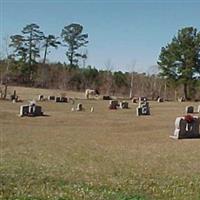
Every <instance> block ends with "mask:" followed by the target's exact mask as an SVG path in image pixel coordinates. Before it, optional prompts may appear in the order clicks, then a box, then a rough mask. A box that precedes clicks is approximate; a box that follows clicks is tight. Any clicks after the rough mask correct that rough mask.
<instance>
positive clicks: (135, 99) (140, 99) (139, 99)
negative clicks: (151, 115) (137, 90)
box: [132, 97, 164, 103]
mask: <svg viewBox="0 0 200 200" xmlns="http://www.w3.org/2000/svg"><path fill="white" fill-rule="evenodd" d="M143 99H145V100H146V101H147V98H146V97H139V98H132V103H137V102H141V101H142V100H143ZM156 101H157V102H159V103H161V102H164V99H163V98H162V97H158V98H157V99H156Z"/></svg>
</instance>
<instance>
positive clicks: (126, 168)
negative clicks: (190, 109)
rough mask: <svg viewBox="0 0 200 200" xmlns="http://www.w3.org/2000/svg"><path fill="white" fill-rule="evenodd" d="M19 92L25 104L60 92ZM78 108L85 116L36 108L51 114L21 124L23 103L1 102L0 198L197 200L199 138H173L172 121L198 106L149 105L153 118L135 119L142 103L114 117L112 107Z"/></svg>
mask: <svg viewBox="0 0 200 200" xmlns="http://www.w3.org/2000/svg"><path fill="white" fill-rule="evenodd" d="M17 93H18V94H19V96H20V97H21V98H22V99H24V100H28V99H33V98H37V95H38V94H45V95H53V94H59V93H60V92H59V91H56V90H55V91H53V90H39V89H30V88H17ZM66 94H67V95H69V96H76V97H79V98H84V94H81V93H73V92H66ZM25 102H26V101H25ZM78 102H82V103H83V106H84V107H85V109H86V110H85V111H84V112H71V107H72V106H73V105H72V104H69V103H67V104H58V103H54V102H39V103H38V104H39V105H41V106H42V107H43V110H44V113H45V114H47V115H48V116H46V117H34V118H30V117H22V118H20V117H18V116H17V115H18V113H19V107H20V105H21V104H23V103H24V102H23V103H15V104H13V103H11V102H9V101H0V131H1V132H0V133H1V147H0V150H1V166H0V183H1V188H0V189H1V193H0V199H11V200H12V199H13V200H14V199H18V200H45V199H52V200H80V199H81V200H83V199H84V200H95V199H96V200H157V199H164V200H165V199H166V200H173V199H180V200H185V199H186V200H199V199H200V140H198V139H189V140H172V139H170V138H169V135H171V134H172V133H173V131H174V121H175V118H176V117H177V116H181V115H183V114H184V110H185V106H186V105H190V104H192V105H194V106H196V107H197V105H198V104H197V103H186V102H184V103H177V102H164V103H157V102H150V105H151V113H152V114H151V116H145V117H136V114H135V113H136V112H135V108H136V106H137V104H132V103H130V109H128V110H114V111H111V110H108V102H107V101H102V100H76V103H78ZM91 106H93V107H94V109H95V111H94V112H93V113H90V112H89V109H90V107H91Z"/></svg>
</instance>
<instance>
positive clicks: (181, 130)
mask: <svg viewBox="0 0 200 200" xmlns="http://www.w3.org/2000/svg"><path fill="white" fill-rule="evenodd" d="M199 125H200V118H199V117H198V116H191V115H186V116H184V117H177V118H176V120H175V130H174V134H173V135H172V136H170V137H171V138H173V139H183V138H199V137H200V133H199Z"/></svg>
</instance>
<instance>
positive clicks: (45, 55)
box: [43, 44, 48, 64]
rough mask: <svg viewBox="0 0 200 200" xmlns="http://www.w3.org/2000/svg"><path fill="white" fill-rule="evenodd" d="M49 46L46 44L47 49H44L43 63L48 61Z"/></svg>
mask: <svg viewBox="0 0 200 200" xmlns="http://www.w3.org/2000/svg"><path fill="white" fill-rule="evenodd" d="M47 48H48V45H47V44H46V45H45V51H44V59H43V64H45V62H46V57H47Z"/></svg>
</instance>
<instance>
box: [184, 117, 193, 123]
mask: <svg viewBox="0 0 200 200" xmlns="http://www.w3.org/2000/svg"><path fill="white" fill-rule="evenodd" d="M184 118H185V120H186V121H187V123H192V122H193V121H194V118H193V116H192V115H186V116H185V117H184Z"/></svg>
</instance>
